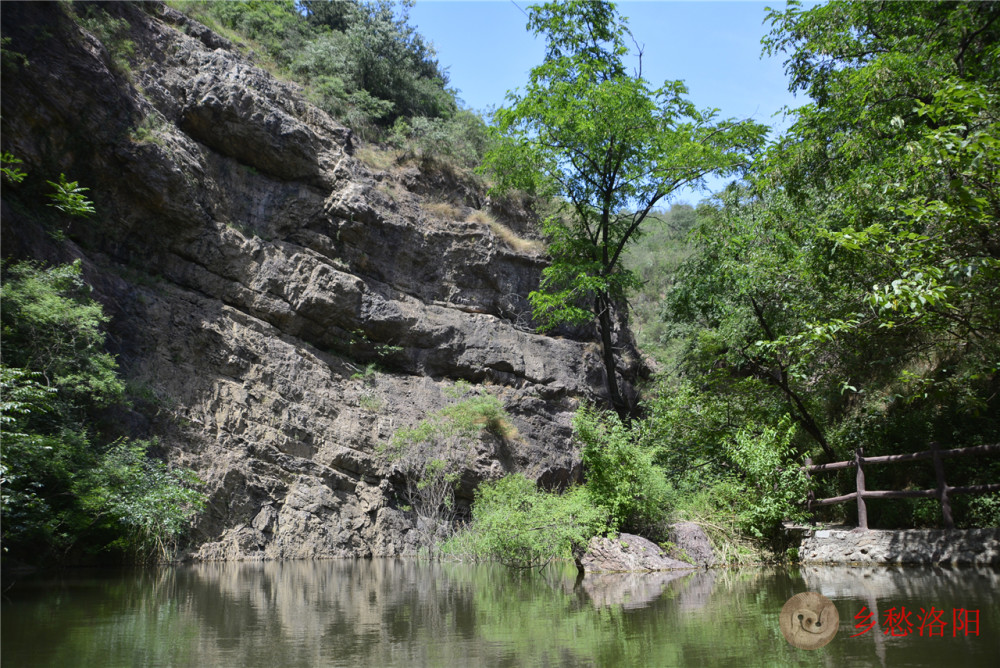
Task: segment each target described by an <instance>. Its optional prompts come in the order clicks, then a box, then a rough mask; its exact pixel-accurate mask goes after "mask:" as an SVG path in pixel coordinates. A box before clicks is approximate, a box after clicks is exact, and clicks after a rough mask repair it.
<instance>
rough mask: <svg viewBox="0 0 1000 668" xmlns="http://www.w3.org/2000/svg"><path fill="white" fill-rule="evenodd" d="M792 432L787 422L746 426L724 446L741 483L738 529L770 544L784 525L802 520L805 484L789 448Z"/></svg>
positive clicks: (804, 478) (777, 538) (778, 537)
mask: <svg viewBox="0 0 1000 668" xmlns="http://www.w3.org/2000/svg"><path fill="white" fill-rule="evenodd" d="M794 430H795V427H794V426H793V425H791V421H790V420H788V419H785V420H781V421H779V423H778V425H777V427H776V428H770V427H763V428H757V427H754V426H753V425H748V426H747V427H744V428H743V429H741V430H740V431H739V433H737V434H736V438H735V440H734V441H732V442H729V443H727V444H726V451H727V454H728V456H729V459H730V461H731V462H732V463H733V464H734V465H735V466H736V469H737V471H738V474H737V475H738V476H739V477H740V480H741V483H742V484H741V487H740V488H741V490H742V493H741V494H740V495H739V502H738V505H737V517H738V521H739V524H740V527H741V528H742V529H743V530H744V531H746V532H747V533H749V534H750V535H753V536H755V537H757V538H764V539H767V540H769V541H771V542H776V541H779V540H780V538H781V532H782V528H781V524H782V522H783V521H785V520H789V521H793V522H794V521H801V520H804V519H805V511H804V509H803V506H802V500H803V499H804V498H805V496H806V487H807V481H806V477H805V474H804V473H803V472H802V471H801V470H800V469H799V466H801V462H797V461H796V460H795V455H794V450H793V449H792V448H791V445H790V444H791V440H792V435H793V433H794Z"/></svg>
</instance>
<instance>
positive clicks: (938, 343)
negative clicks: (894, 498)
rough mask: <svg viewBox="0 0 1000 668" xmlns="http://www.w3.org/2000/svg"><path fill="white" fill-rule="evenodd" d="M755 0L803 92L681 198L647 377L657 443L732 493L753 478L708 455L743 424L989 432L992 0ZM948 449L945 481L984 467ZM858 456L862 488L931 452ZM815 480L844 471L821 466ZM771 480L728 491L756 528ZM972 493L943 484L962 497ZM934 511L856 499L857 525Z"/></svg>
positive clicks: (762, 430) (998, 352)
mask: <svg viewBox="0 0 1000 668" xmlns="http://www.w3.org/2000/svg"><path fill="white" fill-rule="evenodd" d="M771 19H772V25H773V31H772V33H771V35H770V36H769V37H768V38H767V39H766V40H765V43H766V46H767V48H768V49H769V50H771V51H772V52H778V51H785V52H786V53H787V54H788V60H787V61H786V66H787V68H788V72H789V74H790V76H791V88H792V89H793V90H802V91H805V92H806V93H808V95H809V96H810V98H811V103H810V104H807V105H805V106H803V107H802V108H800V109H798V110H795V111H794V112H793V113H794V118H795V123H794V125H793V126H792V128H791V129H790V130H789V132H788V133H787V134H786V136H785V137H783V138H782V139H780V140H779V141H777V142H776V143H775V144H774V145H773V146H772V147H771V148H770V149H769V151H768V153H767V154H766V156H765V157H764V159H762V160H761V161H760V162H759V163H758V165H757V169H756V170H755V172H754V174H753V176H754V178H753V179H752V180H751V181H750V182H749V183H747V184H744V185H740V186H733V187H730V188H729V189H727V191H726V192H724V193H722V194H720V196H719V197H718V198H717V199H716V200H715V201H713V202H712V203H711V204H708V205H705V206H703V207H701V208H700V209H699V211H698V222H697V225H696V226H695V228H694V233H693V235H692V237H691V243H692V246H693V248H692V253H691V255H690V256H689V258H688V259H687V260H686V261H685V262H684V263H683V264H682V266H681V267H680V269H679V270H678V272H677V274H676V278H675V280H674V281H673V283H672V285H671V286H670V288H669V289H668V290H667V291H666V294H665V300H664V309H663V316H664V322H663V323H662V325H661V331H663V332H666V333H667V334H668V335H670V336H673V337H675V339H674V340H673V341H672V342H671V343H672V346H673V347H672V348H671V350H672V351H673V354H674V356H675V357H674V358H673V359H671V360H670V362H671V373H670V377H669V378H668V379H666V380H664V381H663V382H664V388H665V390H666V391H667V392H669V391H671V390H674V389H677V388H680V390H681V391H680V392H679V393H677V394H676V395H675V396H673V397H670V396H669V395H664V394H661V395H660V396H659V397H658V398H657V399H655V400H654V401H653V402H651V408H652V411H651V412H652V413H653V414H654V417H655V418H656V420H659V423H657V422H656V420H653V419H652V418H651V424H653V425H654V427H655V429H654V431H655V432H656V433H657V434H658V435H659V437H660V438H661V439H662V440H663V442H665V443H668V444H670V445H669V447H667V448H664V451H663V454H661V458H660V461H662V462H664V464H665V465H668V468H674V467H677V468H680V469H682V470H684V469H687V470H690V471H691V474H690V477H691V478H693V479H694V480H695V481H699V480H704V481H705V482H706V484H712V485H724V486H732V487H733V488H734V489H735V490H737V491H738V494H735V495H733V498H734V499H738V498H744V497H745V498H756V497H755V496H754V495H755V493H756V492H755V490H756V488H754V487H749V486H748V484H749V483H748V480H749V477H744V478H739V479H735V480H730V481H728V482H727V481H725V479H724V477H721V478H720V476H721V475H722V474H723V473H724V469H723V468H720V466H721V465H723V464H724V465H725V466H727V467H737V468H739V469H740V470H742V469H743V467H744V466H747V465H748V464H747V463H746V462H743V463H742V464H741V463H740V462H741V461H743V458H745V457H746V456H747V454H746V452H743V450H741V448H745V447H746V446H748V445H749V442H748V441H747V440H746V438H747V435H746V433H745V432H744V430H745V429H747V428H750V426H752V425H757V426H755V427H753V429H754V430H755V432H754V433H755V437H759V438H761V439H762V441H761V442H762V443H771V444H772V445H771V446H769V447H771V448H773V449H775V452H778V453H782V452H785V453H786V454H785V455H783V456H784V457H785V459H786V460H788V461H798V460H799V458H800V457H801V456H803V455H806V454H810V455H812V456H815V457H817V458H826V459H827V460H833V459H844V458H846V457H849V456H850V453H851V452H852V451H853V450H854V449H855V448H856V447H858V446H863V447H864V448H865V451H866V454H868V455H877V454H898V453H901V452H913V451H917V450H922V449H926V448H927V447H928V443H929V442H930V441H931V440H936V441H939V442H941V443H946V444H948V445H949V446H960V445H976V444H980V443H989V442H995V441H996V440H997V438H998V437H1000V420H998V419H997V418H996V416H997V415H1000V405H998V403H997V401H998V397H1000V394H998V392H997V390H998V383H1000V367H998V364H997V360H998V359H1000V348H998V347H997V342H998V341H1000V308H998V304H1000V264H998V263H1000V255H998V254H997V251H996V249H997V248H998V247H1000V236H998V234H1000V227H998V226H997V213H996V212H997V211H1000V199H998V192H997V189H996V187H995V184H996V183H997V182H998V176H1000V174H998V173H997V166H998V164H1000V152H998V149H1000V123H998V121H1000V117H998V116H997V109H998V108H1000V104H998V95H1000V89H998V87H997V81H1000V77H998V74H1000V71H998V69H997V63H998V62H1000V60H998V58H997V56H998V54H1000V51H998V48H997V46H996V45H997V44H998V38H1000V32H998V31H1000V28H998V26H1000V22H998V19H1000V9H998V7H997V6H996V5H993V4H985V3H930V2H928V3H888V4H872V3H851V2H830V3H826V4H824V5H821V6H816V7H813V8H811V9H809V10H803V9H802V8H801V7H800V6H799V5H798V4H796V3H791V4H790V5H789V6H788V8H787V9H785V10H781V11H773V12H772V14H771ZM685 410H687V414H685ZM661 411H662V414H659V415H657V413H658V412H661ZM786 416H787V417H790V418H791V419H792V421H793V423H794V424H795V425H797V429H795V430H793V431H786V427H787V425H785V424H784V423H783V420H784V419H786ZM772 430H773V432H774V433H773V434H772ZM713 432H714V435H713ZM678 433H680V434H690V435H691V437H692V440H691V441H689V443H688V447H683V445H684V444H682V443H680V442H679V441H680V440H681V439H680V438H678V437H675V434H678ZM741 444H742V445H741ZM761 454H762V453H759V452H758V453H757V454H756V455H755V457H757V458H759V457H760V455H761ZM793 455H794V456H793ZM773 464H774V462H769V463H768V466H769V467H771V469H769V470H772V469H773V466H772V465H773ZM955 467H956V469H955V473H954V475H955V479H961V480H962V484H974V483H977V482H982V483H986V482H991V481H992V479H991V478H990V477H989V476H990V474H989V472H988V470H989V466H986V465H983V464H982V463H980V464H979V465H978V466H977V465H975V464H971V463H970V464H969V465H968V466H967V467H966V465H964V464H955ZM952 475H953V474H952V473H951V472H950V473H949V481H951V480H952V479H953V478H952V477H951V476H952ZM870 476H871V477H870V481H869V483H870V485H871V486H872V487H874V488H881V489H900V488H905V487H907V486H916V487H924V488H926V487H933V486H934V483H933V476H932V475H931V472H930V471H929V467H927V470H923V469H921V470H915V469H912V470H911V469H909V468H908V467H881V468H877V469H876V470H874V471H872V472H871V474H870ZM840 482H841V484H842V485H843V486H847V485H853V481H852V480H851V481H848V480H846V479H844V480H841V481H840ZM684 484H685V485H689V484H690V483H687V482H685V483H684ZM775 484H777V485H778V486H779V487H783V486H793V485H794V481H782V480H778V481H775V482H772V483H771V486H772V487H773V486H774V485H775ZM819 484H820V485H822V486H824V488H825V492H824V494H823V495H828V496H833V495H837V494H842V493H843V492H844V488H843V487H841V488H840V489H838V488H837V484H838V481H837V476H829V477H828V478H826V479H825V480H824V481H823V482H820V483H819ZM953 484H954V483H953ZM817 493H819V490H817ZM781 501H782V500H781V499H774V498H772V499H763V500H760V499H758V500H757V501H756V502H755V503H756V504H758V507H759V510H760V511H761V513H763V514H761V513H757V512H756V511H755V512H753V513H750V514H749V515H748V514H747V513H748V509H743V510H740V508H741V506H740V505H739V504H735V505H732V508H733V509H734V512H737V513H739V517H740V518H741V519H740V521H741V522H742V523H743V525H744V527H749V526H756V527H757V529H756V531H757V532H760V533H762V534H764V535H767V531H765V530H763V529H762V528H761V527H764V526H766V525H770V526H773V525H774V521H775V520H776V519H777V517H778V516H779V515H787V514H788V512H787V511H782V510H779V506H780V505H781V504H780V503H779V502H781ZM977 507H978V506H975V504H972V503H971V502H969V503H967V504H966V502H963V501H957V502H956V509H957V510H959V509H967V510H965V512H966V513H967V514H968V517H973V516H974V515H975V512H976V511H975V510H974V508H977ZM932 510H933V509H932V508H931V506H926V505H921V504H919V503H914V502H911V501H899V502H885V503H882V502H879V503H874V504H871V507H870V509H869V512H870V521H872V522H873V524H875V525H876V526H885V525H889V526H898V525H902V526H913V525H914V524H918V525H920V524H927V523H933V522H936V519H934V518H935V515H936V513H934V512H932ZM834 512H842V510H841V511H838V510H834ZM768 514H769V515H770V518H768V517H765V516H766V515H768ZM956 519H958V521H959V523H962V522H964V521H966V520H965V519H963V518H961V517H957V518H956ZM747 521H750V523H749V524H747Z"/></svg>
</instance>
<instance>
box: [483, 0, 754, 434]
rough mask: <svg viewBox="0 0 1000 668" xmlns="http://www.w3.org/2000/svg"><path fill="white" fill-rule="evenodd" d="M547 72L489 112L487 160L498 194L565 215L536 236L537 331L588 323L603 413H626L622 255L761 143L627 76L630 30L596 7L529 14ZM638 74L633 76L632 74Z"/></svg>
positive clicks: (736, 125)
mask: <svg viewBox="0 0 1000 668" xmlns="http://www.w3.org/2000/svg"><path fill="white" fill-rule="evenodd" d="M528 27H529V28H530V29H532V30H534V32H535V33H536V34H541V35H544V37H545V39H546V43H547V50H546V57H545V61H544V62H543V63H542V64H541V65H539V66H537V67H535V68H534V69H532V70H531V73H530V74H529V78H528V85H527V88H526V90H525V92H523V93H520V92H512V93H509V94H508V100H509V103H508V106H506V107H504V108H501V109H499V110H497V112H496V116H495V120H496V124H497V132H498V141H497V143H496V145H495V147H494V148H492V149H491V150H490V151H489V152H488V153H487V156H486V165H487V167H488V168H489V169H490V170H491V171H492V172H493V173H494V174H495V175H496V178H497V183H498V189H499V190H501V191H502V190H504V189H508V188H520V189H525V190H529V191H537V192H541V193H543V194H546V195H550V196H554V197H556V198H558V199H559V200H561V201H564V202H565V203H566V210H567V211H566V213H567V215H566V216H553V217H550V218H549V219H548V220H547V221H546V223H545V232H546V234H547V235H548V237H549V239H550V244H549V253H550V255H551V256H552V263H551V264H550V266H548V267H547V268H545V269H544V270H543V274H542V282H541V285H540V289H539V290H537V291H535V292H533V293H532V294H531V295H530V300H531V304H532V309H533V311H534V313H535V317H536V318H537V319H538V320H539V321H540V323H541V325H542V327H543V328H544V329H550V328H552V327H555V326H557V325H559V324H562V323H571V324H581V323H584V322H590V321H593V320H597V321H598V324H599V327H600V331H601V344H602V348H603V361H604V365H605V371H606V374H607V386H608V391H609V395H610V398H611V401H612V405H613V407H614V408H615V410H616V411H617V412H618V413H619V414H620V415H622V416H625V415H627V414H628V413H630V412H631V411H632V407H630V406H627V405H626V404H625V400H624V399H623V396H622V393H621V391H620V389H619V386H618V380H617V377H616V371H615V361H614V352H613V345H614V342H613V340H612V328H613V323H614V317H613V310H614V309H615V307H616V305H618V304H620V303H621V302H622V300H623V299H624V298H625V296H626V295H627V294H628V293H629V292H630V291H632V290H634V289H636V288H637V287H639V283H638V280H637V278H636V276H635V274H634V273H633V272H631V271H629V270H628V269H627V268H626V267H625V266H624V265H623V264H622V254H623V252H624V250H625V247H626V246H627V245H628V244H629V243H631V242H632V241H633V240H634V239H635V238H636V237H637V236H638V235H639V234H640V226H641V225H642V224H643V222H644V221H645V220H646V218H647V216H648V215H649V213H650V212H651V211H652V209H653V207H654V206H656V204H657V203H658V202H660V201H661V200H664V199H665V198H667V197H669V196H670V195H671V193H673V192H674V191H675V190H676V189H677V188H679V187H681V186H683V185H687V184H697V183H700V182H701V180H702V179H703V177H704V176H705V175H707V174H710V173H720V174H724V173H730V172H732V171H734V170H736V169H737V168H738V167H739V166H740V165H742V164H744V162H745V157H744V155H745V153H746V152H747V151H749V150H754V149H756V148H757V147H758V146H759V145H760V143H761V142H762V140H763V136H764V130H765V129H764V128H763V127H762V126H759V125H756V124H753V123H749V122H736V121H724V122H721V123H716V122H715V112H714V111H705V112H699V111H698V110H697V109H695V107H694V105H693V104H691V103H690V102H689V101H687V100H686V99H684V97H683V96H684V95H685V94H686V92H687V91H686V89H685V87H684V85H683V84H682V83H681V82H679V81H667V82H665V83H664V84H663V85H662V86H660V87H659V88H655V89H654V88H652V87H651V86H650V85H649V84H648V82H646V81H645V80H644V79H643V78H641V76H638V75H630V74H629V73H628V68H627V66H626V63H625V58H626V56H627V55H628V51H629V50H628V47H627V44H626V39H627V36H628V31H627V27H626V25H625V23H624V21H623V20H622V19H620V18H619V17H618V16H617V14H616V12H615V8H614V5H613V4H611V3H606V2H597V1H595V0H575V1H573V2H566V3H549V4H545V5H542V6H535V7H532V8H531V9H530V14H529V23H528ZM639 69H640V71H641V64H640V68H639Z"/></svg>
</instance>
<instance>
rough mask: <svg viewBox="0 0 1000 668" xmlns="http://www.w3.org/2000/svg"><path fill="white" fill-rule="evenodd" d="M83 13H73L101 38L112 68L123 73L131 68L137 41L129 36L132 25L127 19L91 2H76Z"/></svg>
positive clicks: (80, 22)
mask: <svg viewBox="0 0 1000 668" xmlns="http://www.w3.org/2000/svg"><path fill="white" fill-rule="evenodd" d="M77 8H82V11H83V14H82V15H77V14H75V13H74V14H71V16H73V17H74V18H75V19H76V20H77V22H78V23H79V24H80V26H81V27H82V28H83V29H84V30H86V31H87V32H90V33H93V34H94V36H95V37H97V38H98V39H99V40H101V43H102V44H104V46H105V47H107V49H108V53H109V54H110V55H111V63H110V65H111V68H112V69H113V70H115V71H116V72H119V73H121V74H127V73H128V72H129V70H130V65H129V60H130V59H131V58H132V57H134V56H135V42H133V41H132V40H131V39H129V38H128V34H129V31H130V30H131V29H132V26H130V25H129V23H128V21H126V20H125V19H116V18H115V17H113V16H111V15H110V14H108V12H106V11H105V10H103V9H98V8H96V7H95V6H93V5H90V4H89V3H76V4H75V7H74V9H77Z"/></svg>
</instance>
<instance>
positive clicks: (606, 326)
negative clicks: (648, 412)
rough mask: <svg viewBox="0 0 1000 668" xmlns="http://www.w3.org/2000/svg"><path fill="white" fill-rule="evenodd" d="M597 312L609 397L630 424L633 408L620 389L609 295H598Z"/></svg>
mask: <svg viewBox="0 0 1000 668" xmlns="http://www.w3.org/2000/svg"><path fill="white" fill-rule="evenodd" d="M595 302H596V303H595V307H596V310H597V322H598V329H599V330H600V334H601V357H602V359H603V360H604V372H605V374H606V376H607V387H608V396H609V397H610V398H611V407H612V408H613V409H614V410H615V412H616V413H618V417H619V418H621V420H622V422H626V423H627V422H629V421H630V420H631V419H632V407H631V406H629V404H628V403H627V402H626V401H625V399H624V397H622V393H621V388H619V387H618V371H617V367H616V365H615V348H614V344H613V343H612V338H611V333H612V328H613V325H614V320H613V319H612V317H611V300H610V299H609V298H608V296H607V295H604V294H601V295H598V296H597V298H596V299H595Z"/></svg>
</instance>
